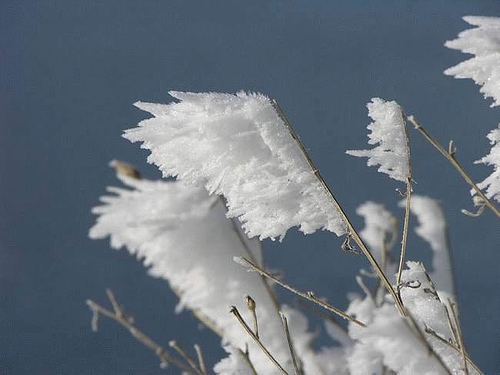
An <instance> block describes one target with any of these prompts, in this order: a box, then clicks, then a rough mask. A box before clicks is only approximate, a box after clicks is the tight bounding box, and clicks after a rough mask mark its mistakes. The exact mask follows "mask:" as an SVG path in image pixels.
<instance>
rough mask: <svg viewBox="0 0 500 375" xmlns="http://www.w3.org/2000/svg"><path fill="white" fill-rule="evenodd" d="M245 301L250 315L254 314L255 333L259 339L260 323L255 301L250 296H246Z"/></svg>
mask: <svg viewBox="0 0 500 375" xmlns="http://www.w3.org/2000/svg"><path fill="white" fill-rule="evenodd" d="M245 300H246V302H247V308H248V311H250V314H252V319H253V332H254V333H255V336H257V337H259V322H258V320H257V312H256V311H255V308H256V303H255V300H254V299H253V298H252V297H250V296H246V298H245Z"/></svg>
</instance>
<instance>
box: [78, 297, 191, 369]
mask: <svg viewBox="0 0 500 375" xmlns="http://www.w3.org/2000/svg"><path fill="white" fill-rule="evenodd" d="M106 294H107V295H108V298H109V301H110V303H111V305H112V307H113V311H111V310H108V309H106V308H105V307H103V306H101V305H99V304H98V303H96V302H94V301H92V300H87V302H86V303H87V306H89V307H90V309H91V310H92V312H93V313H94V316H95V317H97V316H98V315H99V314H101V315H102V316H105V317H106V318H109V319H111V320H114V321H115V322H117V323H119V324H120V325H122V326H123V327H124V328H125V329H126V330H127V331H129V332H130V334H131V335H132V336H133V337H135V338H136V339H137V340H138V341H139V342H140V343H142V344H143V345H145V346H146V347H148V348H149V349H151V350H152V351H153V353H154V354H155V355H156V356H157V357H158V358H159V359H160V361H161V363H163V364H168V363H170V364H172V365H174V366H175V367H177V368H178V369H179V370H182V371H185V372H186V373H188V374H196V373H195V372H193V370H192V369H191V368H190V367H189V366H187V365H185V364H184V363H182V362H181V361H179V360H178V359H177V358H175V357H173V356H172V355H171V354H170V353H168V352H167V351H166V350H165V349H164V348H163V347H162V346H160V345H159V344H158V343H156V342H155V341H154V340H153V339H151V338H150V337H149V336H147V335H146V334H145V333H144V332H142V331H141V330H140V329H139V328H137V327H136V326H135V325H134V324H133V319H131V317H130V316H128V315H127V314H126V313H125V312H124V311H123V309H122V308H121V307H120V305H119V304H118V303H117V302H116V298H115V297H114V294H113V293H112V292H111V290H109V289H108V290H106ZM94 324H95V320H93V328H96V325H94Z"/></svg>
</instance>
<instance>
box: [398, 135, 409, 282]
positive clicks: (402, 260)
mask: <svg viewBox="0 0 500 375" xmlns="http://www.w3.org/2000/svg"><path fill="white" fill-rule="evenodd" d="M405 129H406V127H405ZM411 192H412V180H411V174H410V175H409V176H408V177H407V178H406V204H405V218H404V222H403V236H402V238H401V252H400V255H399V266H398V274H397V275H398V276H397V278H396V285H399V284H400V283H401V275H402V274H403V268H404V264H405V254H406V243H407V240H408V227H409V223H410V202H411Z"/></svg>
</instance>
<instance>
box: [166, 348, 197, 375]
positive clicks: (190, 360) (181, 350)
mask: <svg viewBox="0 0 500 375" xmlns="http://www.w3.org/2000/svg"><path fill="white" fill-rule="evenodd" d="M168 345H169V346H170V347H171V348H172V349H174V350H175V351H176V352H177V353H179V354H180V356H181V357H182V358H184V360H185V361H186V362H187V363H188V365H189V367H191V368H192V369H193V371H194V372H195V373H196V374H198V375H203V373H202V372H201V370H200V369H199V368H198V366H197V365H196V362H195V361H194V359H193V358H191V356H190V355H189V354H188V353H187V352H186V351H185V350H184V348H183V347H181V346H180V345H179V344H178V343H177V341H175V340H172V341H170V342H169V343H168Z"/></svg>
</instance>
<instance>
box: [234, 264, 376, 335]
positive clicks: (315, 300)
mask: <svg viewBox="0 0 500 375" xmlns="http://www.w3.org/2000/svg"><path fill="white" fill-rule="evenodd" d="M235 260H236V261H237V262H238V263H240V264H242V265H244V266H248V267H250V268H251V269H253V270H254V271H255V272H258V273H259V274H261V275H263V276H265V277H267V278H268V279H270V280H272V281H274V282H275V283H276V284H278V285H279V286H281V287H283V288H285V289H287V290H289V291H290V292H292V293H295V294H296V295H298V296H300V297H302V298H304V299H306V300H308V301H311V302H313V303H316V304H317V305H319V306H321V307H323V308H324V309H326V310H328V311H331V312H333V313H335V314H337V315H339V316H341V317H342V318H344V319H347V320H349V321H351V322H353V323H356V324H357V325H359V326H361V327H366V324H365V323H363V322H360V321H359V320H357V319H356V318H354V317H353V316H351V315H349V314H347V313H346V312H344V311H342V310H340V309H337V308H336V307H333V306H331V305H330V304H328V303H326V302H324V301H322V300H321V299H319V298H317V297H316V296H314V293H313V292H306V293H304V292H301V291H299V290H298V289H296V288H294V287H293V286H290V285H288V284H286V283H284V282H283V281H281V280H279V279H277V278H276V277H274V276H273V275H271V274H270V273H269V272H267V271H265V270H263V269H262V268H260V267H259V266H257V265H255V264H253V263H252V262H250V261H249V260H248V259H246V258H243V257H236V258H235Z"/></svg>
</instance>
